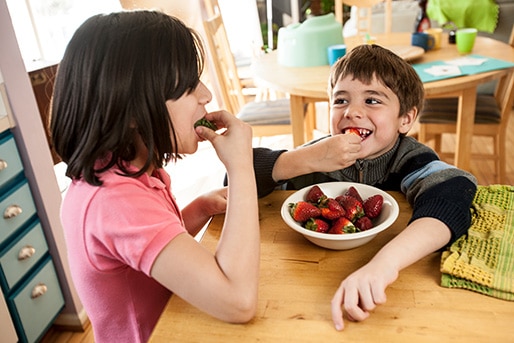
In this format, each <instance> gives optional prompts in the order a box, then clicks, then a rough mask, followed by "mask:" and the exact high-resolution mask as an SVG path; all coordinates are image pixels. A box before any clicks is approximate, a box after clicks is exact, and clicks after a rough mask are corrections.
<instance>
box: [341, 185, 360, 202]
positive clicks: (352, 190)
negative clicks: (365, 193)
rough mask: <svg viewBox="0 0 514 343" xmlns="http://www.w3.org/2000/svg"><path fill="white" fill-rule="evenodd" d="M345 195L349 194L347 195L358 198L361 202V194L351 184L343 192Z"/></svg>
mask: <svg viewBox="0 0 514 343" xmlns="http://www.w3.org/2000/svg"><path fill="white" fill-rule="evenodd" d="M344 194H345V195H349V196H352V197H354V198H355V199H357V200H359V201H360V202H362V197H361V195H360V194H359V191H357V189H356V188H355V187H353V186H350V187H349V188H348V189H347V190H346V192H345V193H344Z"/></svg>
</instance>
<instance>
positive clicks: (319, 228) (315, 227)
mask: <svg viewBox="0 0 514 343" xmlns="http://www.w3.org/2000/svg"><path fill="white" fill-rule="evenodd" d="M305 228H306V229H307V230H311V231H316V232H322V233H325V232H328V230H329V229H330V225H328V223H327V222H326V221H324V220H323V219H321V218H311V219H309V220H308V221H307V222H306V223H305Z"/></svg>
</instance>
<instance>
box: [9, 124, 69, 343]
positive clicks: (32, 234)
mask: <svg viewBox="0 0 514 343" xmlns="http://www.w3.org/2000/svg"><path fill="white" fill-rule="evenodd" d="M0 286H1V288H2V294H3V297H4V299H5V302H6V303H7V307H8V309H9V314H10V316H11V320H12V322H13V324H14V327H15V329H16V333H17V335H18V339H19V341H20V342H36V341H38V339H40V338H41V337H42V336H43V335H44V333H45V332H46V330H47V329H48V328H49V327H50V326H51V324H52V322H53V321H54V319H55V317H56V316H57V315H58V314H59V312H60V311H61V310H62V308H63V307H64V297H63V294H62V291H61V288H60V285H59V280H58V278H57V273H56V270H55V267H54V264H53V261H52V256H51V255H50V253H49V249H48V244H47V241H46V238H45V234H44V231H43V228H42V226H41V224H40V222H39V218H38V214H37V210H36V206H35V203H34V201H33V199H32V194H31V190H30V186H29V184H28V182H27V179H26V178H25V175H24V172H23V164H22V162H21V158H20V155H19V153H18V149H17V146H16V142H15V140H14V137H13V136H12V134H11V132H10V131H9V130H6V131H4V132H2V133H0ZM0 335H1V334H0ZM1 340H2V338H1V337H0V341H1Z"/></svg>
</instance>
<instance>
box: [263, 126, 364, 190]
mask: <svg viewBox="0 0 514 343" xmlns="http://www.w3.org/2000/svg"><path fill="white" fill-rule="evenodd" d="M360 142H361V139H360V137H358V136H356V135H353V134H347V135H341V134H339V135H335V136H329V137H327V138H325V139H321V140H319V141H316V142H313V143H312V144H310V145H305V146H302V147H299V148H297V149H294V150H290V151H287V152H285V153H283V154H281V155H280V156H279V157H278V158H277V160H276V162H275V166H274V168H273V173H272V177H273V180H275V181H280V180H289V179H292V178H293V177H296V176H299V175H305V174H310V173H314V172H331V171H334V170H340V169H344V168H346V167H349V166H351V165H353V164H354V163H355V161H357V158H358V157H359V156H358V153H359V151H360V148H361V145H360Z"/></svg>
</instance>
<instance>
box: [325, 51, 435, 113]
mask: <svg viewBox="0 0 514 343" xmlns="http://www.w3.org/2000/svg"><path fill="white" fill-rule="evenodd" d="M347 76H351V77H352V78H353V79H357V80H359V81H361V82H363V83H364V84H370V83H371V81H372V80H373V78H376V79H377V80H378V81H379V82H380V83H382V84H384V85H385V86H386V87H387V88H389V89H391V90H392V91H393V93H394V94H396V96H397V97H398V100H399V101H400V113H399V115H400V116H401V115H404V114H405V113H407V112H408V111H409V110H411V109H412V108H413V107H416V108H417V109H418V113H420V112H421V110H422V109H423V103H424V96H425V92H424V88H423V82H421V79H420V78H419V76H418V74H417V73H416V71H415V70H414V68H412V66H411V65H410V64H409V63H407V62H406V61H405V60H403V59H402V58H401V57H400V56H398V55H396V54H395V53H394V52H392V51H391V50H388V49H386V48H383V47H381V46H379V45H375V44H371V45H370V44H363V45H360V46H357V47H355V48H353V49H352V50H351V51H350V52H349V53H348V54H346V55H345V56H344V57H342V58H341V59H339V60H338V61H337V62H336V64H334V66H333V67H332V69H331V72H330V78H329V84H328V95H329V97H330V98H332V90H333V89H334V86H335V84H336V83H337V81H338V80H340V79H344V78H346V77H347Z"/></svg>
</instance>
